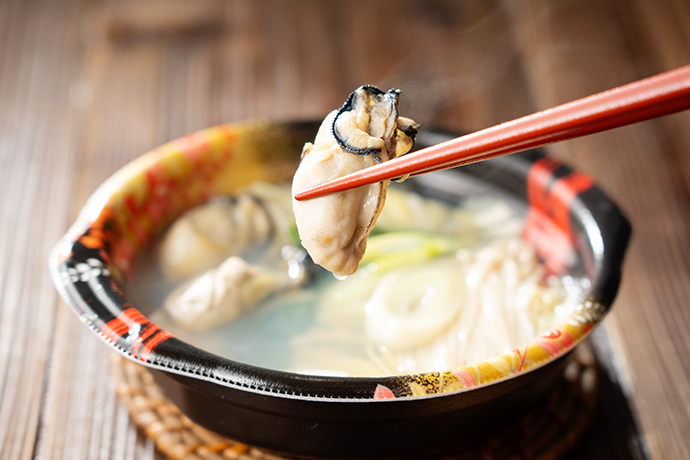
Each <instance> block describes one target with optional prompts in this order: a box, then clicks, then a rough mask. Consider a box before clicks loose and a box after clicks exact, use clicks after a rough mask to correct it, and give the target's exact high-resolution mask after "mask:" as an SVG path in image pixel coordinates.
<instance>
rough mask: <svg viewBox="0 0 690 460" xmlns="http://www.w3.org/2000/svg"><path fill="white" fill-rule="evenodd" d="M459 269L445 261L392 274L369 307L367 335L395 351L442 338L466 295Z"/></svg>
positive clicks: (404, 269)
mask: <svg viewBox="0 0 690 460" xmlns="http://www.w3.org/2000/svg"><path fill="white" fill-rule="evenodd" d="M458 269H459V267H458V266H457V263H456V262H455V261H454V260H453V259H448V258H444V259H442V260H435V261H433V262H427V263H425V264H415V265H413V266H408V267H403V268H398V269H395V270H391V271H390V272H388V273H387V274H386V275H384V276H383V278H381V281H380V282H379V283H378V285H377V286H376V288H375V289H374V291H373V292H372V294H371V297H370V298H369V301H368V302H367V304H366V307H365V312H366V321H365V328H366V334H367V336H368V337H369V338H370V339H372V340H375V341H376V342H377V343H380V344H382V345H385V346H387V347H389V348H391V349H394V350H398V349H406V348H411V347H415V346H419V345H422V344H425V343H427V342H429V341H431V340H433V339H435V338H437V337H439V336H441V334H442V333H443V332H444V331H445V330H446V329H448V327H449V326H450V324H451V322H452V321H453V320H454V319H455V317H456V316H457V314H458V311H459V310H460V302H461V300H460V299H461V298H462V296H463V295H464V294H465V292H464V291H465V290H466V287H465V286H463V283H460V282H458V278H459V276H458V275H459V270H458Z"/></svg>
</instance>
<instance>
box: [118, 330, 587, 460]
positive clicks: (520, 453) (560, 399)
mask: <svg viewBox="0 0 690 460" xmlns="http://www.w3.org/2000/svg"><path fill="white" fill-rule="evenodd" d="M112 371H113V374H114V376H115V379H116V380H117V394H118V396H119V398H120V399H121V400H122V402H123V403H124V404H125V405H126V406H127V408H128V409H129V413H130V416H131V417H132V420H133V421H134V422H135V423H136V425H137V426H138V427H139V428H140V429H141V430H142V431H143V432H144V433H145V434H146V436H148V437H149V438H151V439H153V440H154V441H155V444H156V448H157V449H158V450H159V451H161V452H162V453H163V454H165V455H167V456H168V457H169V458H171V459H173V460H201V459H207V460H221V459H237V460H282V459H284V458H286V457H281V456H280V455H276V454H273V453H269V452H266V451H263V450H261V449H259V448H256V447H252V446H248V445H245V444H241V443H238V442H236V441H233V440H231V439H228V438H225V437H223V436H220V435H218V434H215V433H213V432H210V431H208V430H206V429H204V428H202V427H200V426H199V425H197V424H195V423H194V422H192V421H191V420H189V419H188V418H187V417H185V416H184V414H182V413H181V412H180V410H179V409H178V408H177V407H176V406H175V405H174V404H173V403H172V402H170V401H169V400H168V399H167V398H166V397H165V395H164V394H163V391H162V390H161V389H160V388H159V387H158V385H157V384H156V383H155V382H154V380H153V377H152V376H151V374H150V373H149V372H148V371H147V370H146V368H145V367H144V366H141V365H139V364H136V363H134V362H132V361H130V360H128V359H125V358H122V357H120V356H119V355H113V360H112ZM599 378H600V370H599V367H598V365H597V363H596V360H595V359H594V357H593V354H592V352H591V348H590V347H589V344H588V343H583V344H582V345H580V346H579V347H578V348H577V350H576V352H575V356H574V359H573V360H572V362H571V364H569V367H568V368H567V370H566V372H565V375H564V378H563V379H562V381H561V382H560V383H559V384H558V386H557V387H556V388H555V389H554V390H553V392H552V393H551V394H550V395H549V396H548V397H547V398H546V399H545V400H544V402H543V403H541V404H539V405H537V406H536V407H534V408H533V409H531V410H530V412H528V413H527V414H526V415H524V416H523V417H522V418H520V419H518V420H516V421H515V422H513V423H512V424H510V425H509V426H507V427H506V428H504V429H502V430H500V431H497V432H493V433H490V434H488V435H487V436H486V437H484V438H483V439H479V440H477V441H475V442H473V443H472V444H471V445H463V446H462V448H458V449H457V450H456V451H453V452H446V453H444V454H443V455H438V456H436V458H438V459H443V460H451V459H453V460H464V459H482V460H513V459H515V460H517V459H519V460H555V459H558V458H560V457H561V456H563V455H564V454H565V453H566V452H568V450H570V449H571V448H572V447H573V445H574V444H575V442H576V441H577V440H578V438H579V437H580V435H581V434H582V432H583V431H584V429H585V428H586V426H587V424H588V423H589V421H590V419H591V417H592V413H593V411H594V406H595V403H596V396H597V390H598V386H599ZM428 458H429V457H427V459H428Z"/></svg>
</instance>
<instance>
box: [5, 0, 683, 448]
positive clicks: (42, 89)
mask: <svg viewBox="0 0 690 460" xmlns="http://www.w3.org/2000/svg"><path fill="white" fill-rule="evenodd" d="M688 63H690V3H688V2H687V1H686V0H665V1H654V2H650V1H646V0H629V1H624V0H610V1H602V0H557V1H554V0H550V1H548V0H506V1H495V0H492V1H489V0H477V1H462V2H459V1H458V2H454V1H429V2H420V1H417V2H415V1H404V2H403V1H374V2H367V1H357V2H337V3H336V2H318V1H316V0H314V1H255V0H243V1H230V0H228V1H218V2H216V1H201V2H191V3H190V2H183V1H179V0H170V1H169V2H162V1H153V0H148V1H139V2H136V1H131V2H125V3H122V2H106V1H86V0H65V1H63V2H55V1H49V0H45V1H40V0H39V1H25V0H2V1H0V398H1V399H0V458H13V459H14V458H27V459H28V458H34V457H36V458H43V459H48V458H50V459H70V460H73V459H100V458H104V459H105V458H111V459H132V458H144V459H146V458H156V457H158V456H160V454H156V453H155V451H154V448H153V445H152V443H151V442H150V441H147V440H146V439H145V437H144V436H143V435H142V434H141V433H138V432H137V431H136V429H135V428H134V426H133V424H132V423H131V422H130V420H129V417H128V414H127V412H126V410H125V409H124V407H123V406H122V405H121V404H120V403H119V402H118V401H117V399H116V396H115V388H114V383H113V380H112V378H111V376H110V374H109V371H108V357H109V355H110V354H111V351H110V350H109V349H108V348H107V347H106V346H104V345H103V344H102V343H100V342H99V340H97V339H96V338H95V337H94V336H93V334H91V333H90V332H89V331H88V330H87V329H86V328H85V327H83V326H82V325H81V324H80V323H79V321H77V319H76V317H75V316H74V315H73V314H72V313H71V312H70V311H69V309H68V308H67V307H66V306H65V305H64V304H63V303H62V301H61V300H59V299H58V297H57V294H56V292H55V290H54V288H53V285H52V282H51V280H50V278H49V275H48V273H47V270H46V258H47V254H48V252H49V251H50V249H51V248H52V246H53V245H54V243H55V242H56V241H57V239H58V238H59V237H60V236H61V235H62V234H63V232H64V231H65V230H66V229H67V227H68V225H69V224H71V223H72V222H73V221H74V220H75V218H76V215H77V213H78V210H79V209H80V208H81V206H82V205H83V204H84V202H85V200H86V198H87V197H88V196H89V194H90V193H91V192H93V190H94V189H95V188H96V187H97V186H98V184H100V183H101V182H102V181H103V180H104V179H105V178H107V177H108V176H109V175H110V174H112V173H113V172H114V171H115V170H117V169H118V168H120V167H121V166H122V165H123V164H125V162H127V161H129V160H131V159H132V158H135V157H136V156H138V155H140V154H141V153H144V152H146V151H148V150H149V149H152V148H153V147H155V146H157V145H159V144H161V143H163V142H165V141H168V140H170V139H173V138H176V137H179V136H181V135H184V134H187V133H189V132H192V131H195V130H198V129H201V128H204V127H208V126H211V125H215V124H219V123H222V122H230V121H234V120H240V119H245V118H257V117H265V118H270V119H296V118H317V117H321V116H323V114H325V113H326V112H327V111H329V110H331V109H333V108H335V107H337V106H339V105H340V104H341V103H342V101H343V100H344V98H345V97H346V96H347V94H348V93H349V92H350V91H351V90H352V89H354V88H355V87H357V86H359V85H361V84H364V83H372V84H376V85H379V86H381V87H383V88H389V87H398V88H401V89H402V90H403V96H402V99H403V101H402V104H401V105H402V112H403V113H404V114H406V115H409V116H411V117H413V118H415V119H416V120H417V121H419V122H421V123H422V124H424V125H425V126H433V127H437V128H444V129H450V130H475V129H479V128H483V127H487V126H490V125H492V124H495V123H498V122H502V121H505V120H509V119H511V118H514V117H518V116H521V115H525V114H528V113H530V112H532V111H534V110H538V109H544V108H547V107H550V106H552V105H555V104H559V103H563V102H566V101H569V100H572V99H575V98H579V97H582V96H585V95H588V94H591V93H593V92H597V91H601V90H604V89H607V88H610V87H613V86H617V85H620V84H623V83H627V82H629V81H632V80H636V79H639V78H642V77H646V76H649V75H652V74H655V73H658V72H661V71H664V70H669V69H672V68H675V67H678V66H681V65H685V64H688ZM689 127H690V113H682V114H677V115H674V116H670V117H666V118H664V119H659V120H654V121H650V122H646V123H642V124H638V125H635V126H632V127H627V128H623V129H619V130H616V131H614V132H609V133H602V134H598V135H595V136H591V137H589V138H585V139H579V140H574V141H570V142H566V143H563V144H560V145H556V146H553V147H549V148H548V151H549V152H550V153H551V154H553V155H555V156H556V157H558V158H560V159H562V160H564V161H566V162H568V163H570V164H571V165H573V166H575V167H577V168H579V169H580V170H582V171H584V172H586V173H588V174H590V175H591V176H593V177H594V178H595V179H596V180H597V181H598V182H599V183H600V184H601V185H602V186H603V188H604V189H605V190H607V191H608V192H609V193H610V194H611V195H612V196H613V197H614V198H615V199H616V200H617V201H618V202H619V203H620V205H621V207H622V208H623V209H624V211H625V212H626V213H627V215H628V217H629V218H630V220H631V221H632V223H633V227H634V238H633V241H632V244H631V247H630V251H629V255H628V258H627V261H626V264H625V272H624V281H623V285H622V288H621V291H620V294H619V296H618V299H617V301H616V305H615V308H614V310H613V313H612V314H611V315H610V316H609V317H608V318H607V319H606V321H605V325H604V327H603V328H602V331H603V332H602V333H600V334H599V338H598V340H599V341H602V343H604V344H605V347H608V349H610V350H611V351H612V353H611V356H612V359H613V363H614V364H615V366H614V369H615V371H616V372H615V373H614V375H613V377H614V378H615V379H617V381H618V382H619V383H620V388H622V392H623V394H624V395H625V396H627V398H628V401H629V404H630V407H631V412H632V414H633V416H634V420H635V422H636V424H637V427H638V429H639V433H640V434H641V439H642V447H641V448H637V449H632V450H630V449H627V448H621V449H619V450H618V452H617V454H616V455H617V457H618V458H634V457H635V456H636V455H639V454H642V453H643V454H645V455H647V456H648V457H649V458H653V459H681V458H690V338H689V337H690V336H689V335H688V331H689V330H690V307H688V305H687V303H688V299H690V239H689V238H688V229H689V227H690V129H689ZM633 451H634V452H633ZM631 452H632V453H631ZM635 452H637V453H635ZM609 458H610V457H609Z"/></svg>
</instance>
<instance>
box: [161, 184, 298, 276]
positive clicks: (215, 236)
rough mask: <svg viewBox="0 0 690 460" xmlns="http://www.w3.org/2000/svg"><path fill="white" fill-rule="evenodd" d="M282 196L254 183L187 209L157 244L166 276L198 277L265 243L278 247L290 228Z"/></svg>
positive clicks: (282, 190) (284, 192) (268, 186)
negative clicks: (223, 196) (225, 195)
mask: <svg viewBox="0 0 690 460" xmlns="http://www.w3.org/2000/svg"><path fill="white" fill-rule="evenodd" d="M286 198H287V190H286V189H285V188H284V187H281V186H276V185H271V184H267V183H262V182H256V183H253V184H252V185H251V186H250V187H249V189H247V190H246V191H245V192H243V193H240V194H238V195H235V196H232V197H227V198H220V199H215V200H212V201H210V202H209V203H206V204H203V205H201V206H198V207H196V208H194V209H192V210H190V211H188V212H187V213H186V214H184V215H183V216H182V217H181V218H180V219H178V220H177V221H176V222H175V223H174V224H173V225H172V226H171V227H170V229H169V230H168V232H167V233H166V234H165V236H164V237H163V241H162V243H161V248H160V251H159V257H158V259H159V263H160V267H161V269H162V270H163V273H164V274H165V276H166V278H168V279H169V280H178V279H183V278H187V277H189V276H193V275H196V274H198V273H201V272H203V271H204V270H207V269H209V268H211V267H215V266H217V265H219V264H220V263H221V262H223V261H224V260H225V259H227V258H228V257H229V256H231V255H237V254H241V253H244V252H246V251H248V250H251V249H252V248H254V247H257V246H258V245H261V244H264V243H266V242H268V241H273V244H275V245H276V246H277V249H279V248H280V247H281V246H283V245H284V244H286V243H287V242H288V238H287V236H286V235H287V234H289V227H290V226H291V225H292V216H291V212H292V210H291V206H290V201H289V198H287V199H286ZM271 238H273V240H271Z"/></svg>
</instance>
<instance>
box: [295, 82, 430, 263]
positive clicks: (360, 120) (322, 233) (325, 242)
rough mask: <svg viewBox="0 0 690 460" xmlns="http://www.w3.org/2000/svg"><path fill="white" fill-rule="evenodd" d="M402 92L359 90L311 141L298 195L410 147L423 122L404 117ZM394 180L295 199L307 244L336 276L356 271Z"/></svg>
mask: <svg viewBox="0 0 690 460" xmlns="http://www.w3.org/2000/svg"><path fill="white" fill-rule="evenodd" d="M399 94H400V91H399V90H390V91H388V92H383V91H381V90H379V89H378V88H375V87H373V86H362V87H360V88H358V89H356V90H355V91H354V92H353V93H352V94H351V95H350V97H349V98H348V100H347V101H346V102H345V104H344V105H343V107H342V108H341V109H339V110H335V111H333V112H331V113H330V114H329V115H328V116H327V117H326V119H325V120H324V121H323V123H322V124H321V127H320V128H319V131H318V133H317V135H316V138H315V139H314V143H313V144H312V143H307V144H305V146H304V149H303V151H302V161H301V163H300V166H299V168H298V169H297V172H296V173H295V176H294V179H293V182H292V193H293V195H294V194H295V193H298V192H300V191H303V190H306V189H308V188H310V187H313V186H316V185H319V184H322V183H324V182H327V181H330V180H332V179H336V178H338V177H342V176H345V175H347V174H349V173H352V172H356V171H359V170H361V169H364V168H368V167H370V166H373V165H375V164H377V163H381V162H383V161H388V160H390V159H392V158H395V157H396V156H400V155H403V154H405V153H407V152H409V151H410V149H411V148H412V145H413V140H414V136H415V134H416V129H417V125H416V124H415V123H414V122H413V121H412V120H409V119H406V118H403V117H399V116H398V97H399ZM388 183H389V181H385V182H380V183H378V184H372V185H369V186H365V187H359V188H357V189H353V190H348V191H346V192H341V193H335V194H332V195H328V196H324V197H320V198H316V199H313V200H307V201H296V200H293V209H294V212H295V219H296V222H297V229H298V231H299V235H300V238H301V240H302V245H303V246H304V247H305V248H306V249H307V251H308V252H309V255H310V256H311V257H312V259H313V260H314V262H316V263H317V264H319V265H321V266H323V267H324V268H326V269H327V270H330V271H331V272H333V273H334V274H336V275H340V276H344V275H351V274H353V273H354V272H355V271H357V268H358V267H359V262H360V260H361V259H362V257H363V256H364V251H365V249H366V244H367V238H368V236H369V233H370V232H371V229H372V228H373V226H374V223H375V222H376V219H377V217H378V215H379V213H380V212H381V210H382V209H383V204H384V202H385V199H386V189H387V187H388Z"/></svg>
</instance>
